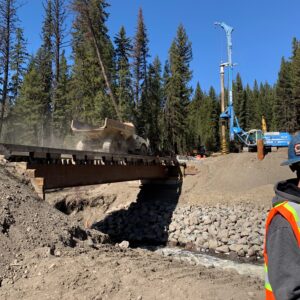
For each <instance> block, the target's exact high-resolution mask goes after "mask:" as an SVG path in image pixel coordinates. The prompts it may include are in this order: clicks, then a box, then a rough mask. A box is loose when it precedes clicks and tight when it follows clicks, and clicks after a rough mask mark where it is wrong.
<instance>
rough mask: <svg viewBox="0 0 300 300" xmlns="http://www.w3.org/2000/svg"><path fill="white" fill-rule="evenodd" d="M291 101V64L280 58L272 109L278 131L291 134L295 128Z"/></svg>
mask: <svg viewBox="0 0 300 300" xmlns="http://www.w3.org/2000/svg"><path fill="white" fill-rule="evenodd" d="M292 99H293V88H292V78H291V63H290V62H287V61H285V59H284V58H282V60H281V66H280V72H279V74H278V81H277V86H276V100H275V107H274V114H275V116H274V119H275V125H276V128H277V130H278V131H288V132H293V130H294V128H295V115H294V113H295V110H294V109H293V107H294V105H293V103H292Z"/></svg>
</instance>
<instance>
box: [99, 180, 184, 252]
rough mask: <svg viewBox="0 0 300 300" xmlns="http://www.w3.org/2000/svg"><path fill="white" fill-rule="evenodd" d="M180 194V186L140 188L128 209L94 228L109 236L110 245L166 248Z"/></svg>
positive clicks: (155, 185) (111, 215)
mask: <svg viewBox="0 0 300 300" xmlns="http://www.w3.org/2000/svg"><path fill="white" fill-rule="evenodd" d="M180 194H181V184H176V185H175V184H174V185H157V184H146V185H143V186H141V190H140V192H139V194H138V197H137V200H136V202H133V203H132V204H131V205H130V206H129V207H128V209H122V210H119V211H115V212H113V213H111V214H110V215H108V216H107V217H106V218H105V219H104V220H102V221H100V222H98V223H95V224H94V225H93V228H94V229H97V230H99V231H101V232H103V233H106V234H108V235H109V236H110V238H111V240H112V241H113V242H121V241H124V240H126V241H128V242H129V243H130V246H131V247H134V246H139V245H166V243H167V241H168V227H169V224H170V223H171V219H172V215H173V211H174V210H175V208H176V206H177V203H178V199H179V196H180Z"/></svg>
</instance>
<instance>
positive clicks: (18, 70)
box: [10, 28, 29, 102]
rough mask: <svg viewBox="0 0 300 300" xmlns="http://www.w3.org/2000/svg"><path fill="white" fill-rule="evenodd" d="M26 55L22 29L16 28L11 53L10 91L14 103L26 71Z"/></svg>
mask: <svg viewBox="0 0 300 300" xmlns="http://www.w3.org/2000/svg"><path fill="white" fill-rule="evenodd" d="M28 57H29V55H28V53H27V50H26V41H25V39H24V35H23V29H21V28H17V30H16V43H15V44H14V46H13V48H12V52H11V67H10V68H11V71H12V76H11V86H10V91H11V95H12V99H13V102H15V101H16V99H17V97H18V95H19V92H20V88H21V86H22V83H23V77H24V73H25V71H26V63H27V60H28Z"/></svg>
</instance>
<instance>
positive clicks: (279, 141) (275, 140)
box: [215, 22, 291, 153]
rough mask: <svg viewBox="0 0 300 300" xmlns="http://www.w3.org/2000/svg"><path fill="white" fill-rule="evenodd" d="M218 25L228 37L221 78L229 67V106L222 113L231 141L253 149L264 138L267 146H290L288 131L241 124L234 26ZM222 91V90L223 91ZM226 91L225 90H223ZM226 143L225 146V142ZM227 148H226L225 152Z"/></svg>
mask: <svg viewBox="0 0 300 300" xmlns="http://www.w3.org/2000/svg"><path fill="white" fill-rule="evenodd" d="M215 25H216V26H220V27H222V28H223V29H224V31H225V33H226V39H227V56H228V61H227V62H226V63H222V64H221V71H220V73H221V78H222V76H223V78H224V67H227V69H228V106H227V108H226V109H225V110H224V111H223V109H222V113H221V115H220V118H221V120H222V122H225V121H226V122H228V125H229V138H230V141H234V140H238V141H239V142H240V143H242V145H243V146H245V147H246V148H248V149H249V150H251V149H256V148H257V141H258V140H263V143H264V147H265V148H270V149H271V148H274V147H276V148H279V147H288V145H289V143H290V140H291V135H290V134H289V133H288V132H267V131H265V130H266V125H265V124H263V127H264V128H263V130H261V129H251V130H249V131H245V130H243V129H242V128H241V127H240V125H239V121H238V118H237V117H236V115H235V112H234V108H233V92H232V90H233V75H232V74H233V67H234V63H233V62H232V32H233V27H231V26H229V25H227V24H226V23H224V22H215ZM222 89H224V84H222ZM221 92H222V91H221ZM223 92H224V91H223ZM222 134H223V135H224V136H223V137H222V140H224V139H225V130H222ZM222 144H224V147H225V143H222ZM225 152H226V149H224V153H225Z"/></svg>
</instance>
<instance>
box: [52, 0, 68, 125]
mask: <svg viewBox="0 0 300 300" xmlns="http://www.w3.org/2000/svg"><path fill="white" fill-rule="evenodd" d="M65 5H66V3H65V0H53V8H52V23H53V24H52V28H53V30H52V31H53V32H52V35H53V58H54V65H55V71H54V76H53V99H52V122H54V120H53V118H54V114H55V111H56V110H57V109H58V110H60V109H61V108H60V107H58V106H57V105H58V101H59V99H58V97H59V96H58V93H59V91H58V86H59V85H60V83H59V80H60V79H61V76H60V73H61V71H63V72H65V71H66V70H61V66H60V62H61V60H62V57H61V49H62V47H63V43H64V38H65V29H66V28H65V20H66V8H65ZM65 67H66V66H63V68H65Z"/></svg>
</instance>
